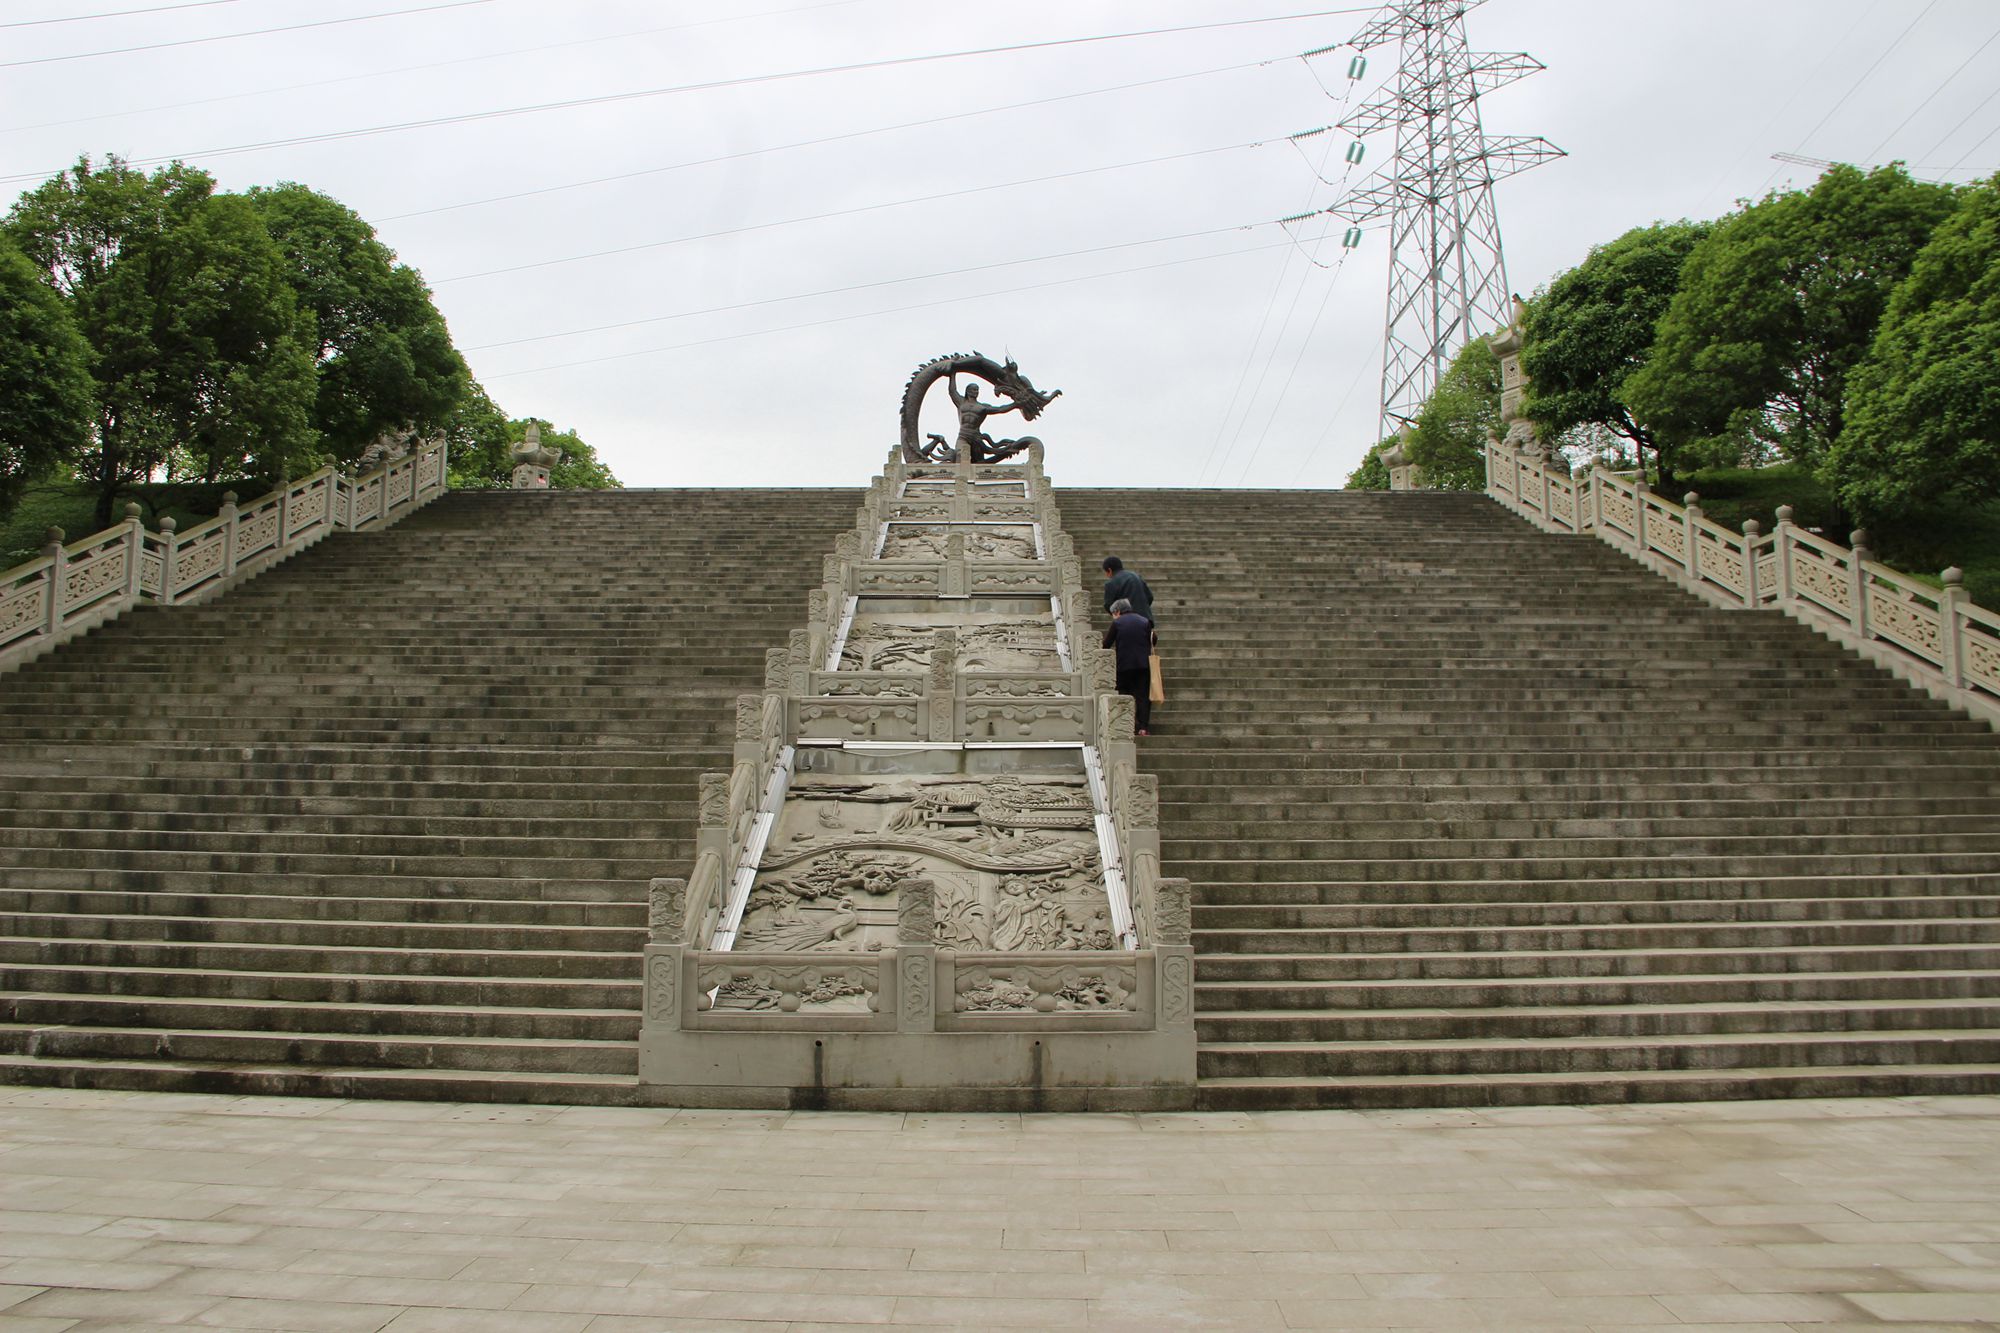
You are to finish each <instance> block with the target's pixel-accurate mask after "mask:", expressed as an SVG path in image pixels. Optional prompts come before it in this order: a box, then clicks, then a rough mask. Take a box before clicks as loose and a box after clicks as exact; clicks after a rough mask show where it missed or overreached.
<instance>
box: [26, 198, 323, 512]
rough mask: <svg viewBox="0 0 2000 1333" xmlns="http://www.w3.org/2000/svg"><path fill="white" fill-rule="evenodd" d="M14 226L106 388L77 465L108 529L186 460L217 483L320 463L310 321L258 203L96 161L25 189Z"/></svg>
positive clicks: (101, 386) (98, 392)
mask: <svg viewBox="0 0 2000 1333" xmlns="http://www.w3.org/2000/svg"><path fill="white" fill-rule="evenodd" d="M5 230H6V231H7V233H8V234H9V235H10V236H11V237H12V239H13V240H14V241H15V242H16V243H17V244H18V245H19V247H20V248H21V250H22V251H23V252H24V253H25V254H27V255H28V257H29V258H30V259H31V260H32V261H34V262H35V263H36V264H37V265H38V266H39V267H40V269H41V271H42V272H43V273H45V274H46V275H48V280H49V282H50V283H51V284H52V285H53V287H54V288H55V289H56V290H57V291H60V292H63V293H64V294H65V295H67V296H68V298H69V304H70V311H71V315H72V317H73V319H74V320H75V322H76V324H77V326H78V329H79V331H80V332H81V333H82V335H83V336H84V338H85V339H87V340H88V342H89V344H90V346H91V348H92V351H93V356H92V360H91V371H92V375H93V378H94V380H95V382H96V395H95V397H96V419H95V422H94V423H93V424H94V431H93V434H92V439H91V443H90V445H89V447H88V449H87V450H84V451H81V452H80V453H79V455H78V457H77V459H76V465H77V469H78V471H79V472H80V473H82V474H83V475H84V476H86V477H88V478H89V479H90V480H91V482H92V484H93V486H94V487H95V490H96V494H97V507H96V513H97V520H98V523H99V525H100V526H103V525H108V524H109V523H110V521H111V514H112V507H113V503H114V502H115V500H116V499H117V497H118V494H119V492H120V491H121V490H122V489H123V488H125V487H127V486H130V485H131V484H133V483H135V482H137V481H140V480H142V479H144V478H146V477H148V476H150V475H152V473H153V472H155V471H156V470H158V469H160V468H162V467H163V466H164V465H165V464H166V463H167V462H168V460H169V459H170V458H178V459H179V460H181V461H183V462H184V463H187V464H189V465H191V466H193V467H194V468H196V469H198V470H199V471H200V473H201V474H202V475H204V476H207V477H209V478H215V477H217V476H222V475H243V474H247V473H258V472H261V473H263V474H264V475H274V474H276V473H278V472H282V471H285V470H288V469H291V468H293V467H295V466H297V465H299V464H302V463H310V461H311V450H312V445H313V430H312V426H311V422H310V420H309V408H310V404H311V399H312V390H313V382H312V370H313V367H312V358H311V356H310V354H309V352H308V350H307V344H308V341H309V339H310V336H311V326H310V319H309V318H308V319H306V320H305V321H304V322H302V321H301V318H300V314H299V310H298V304H297V301H296V299H295V298H294V296H293V294H292V291H291V288H290V286H289V285H288V283H287V281H286V275H285V271H284V268H285V261H284V257H283V255H282V254H281V253H280V252H279V250H278V248H277V247H276V246H275V245H273V244H272V242H271V239H270V237H269V235H267V234H266V233H265V231H264V227H263V224H262V223H261V222H260V221H259V220H258V218H257V215H256V213H255V211H254V210H253V209H252V207H251V206H250V204H249V203H248V202H247V201H246V200H244V199H242V198H240V197H236V196H217V195H216V194H215V193H214V182H213V181H212V180H210V179H209V178H208V177H207V176H206V175H204V174H203V173H201V172H198V171H193V170H190V169H188V168H186V167H182V166H180V165H178V164H176V165H175V166H172V167H167V168H163V169H162V170H160V171H157V172H155V173H153V175H151V176H147V175H145V174H143V173H141V172H138V171H135V170H133V169H132V168H130V167H128V166H126V165H125V164H124V163H122V162H120V161H119V160H118V159H116V158H112V159H110V160H109V161H108V162H106V164H105V165H104V166H103V167H101V168H96V167H93V166H92V164H91V162H90V160H89V159H88V158H84V159H81V160H79V161H78V163H77V165H76V166H75V167H74V168H73V169H72V170H70V171H65V172H63V173H61V174H60V175H58V176H56V177H55V178H54V179H53V180H50V181H48V182H46V183H45V184H43V185H42V186H40V187H39V188H38V189H36V190H34V191H31V192H30V193H29V194H27V195H25V196H23V197H22V199H21V200H20V202H19V203H17V204H16V205H15V207H14V209H13V211H12V212H11V213H10V214H9V215H8V218H7V222H6V227H5Z"/></svg>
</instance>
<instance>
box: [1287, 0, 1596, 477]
mask: <svg viewBox="0 0 2000 1333" xmlns="http://www.w3.org/2000/svg"><path fill="white" fill-rule="evenodd" d="M1483 3H1484V0H1397V3H1394V4H1391V5H1388V6H1385V7H1384V9H1383V11H1382V13H1380V14H1379V15H1378V16H1377V17H1376V18H1375V19H1374V20H1372V21H1371V22H1370V23H1369V24H1368V25H1367V26H1366V27H1364V28H1362V30H1361V31H1360V32H1359V33H1357V34H1356V35H1355V36H1354V38H1353V40H1352V41H1351V42H1349V43H1348V45H1350V46H1352V47H1354V48H1356V49H1357V50H1361V51H1367V50H1370V49H1372V48H1374V47H1378V46H1382V45H1385V44H1387V43H1389V42H1401V43H1402V63H1401V65H1400V66H1399V68H1398V70H1397V74H1396V79H1395V82H1394V84H1393V85H1392V86H1391V87H1389V88H1385V89H1384V90H1383V91H1382V92H1380V93H1379V94H1377V95H1376V96H1375V97H1374V98H1372V99H1371V100H1369V101H1368V102H1367V103H1366V104H1365V105H1364V106H1362V107H1361V108H1360V109H1359V110H1357V111H1355V112H1354V113H1352V114H1351V115H1349V116H1347V117H1346V118H1344V119H1343V120H1341V121H1340V123H1339V128H1340V129H1344V130H1346V131H1348V132H1349V133H1351V134H1353V135H1354V136H1355V137H1356V138H1357V139H1358V138H1364V137H1366V136H1368V135H1371V134H1377V133H1380V132H1381V131H1383V130H1387V129H1390V128H1394V130H1395V131H1396V156H1395V160H1394V161H1393V162H1392V163H1391V164H1390V165H1389V167H1388V168H1387V169H1386V170H1384V171H1382V172H1380V173H1378V174H1376V175H1374V176H1371V177H1369V178H1368V179H1367V180H1365V181H1363V182H1362V183H1361V184H1360V185H1358V186H1356V187H1355V188H1354V189H1353V190H1351V191H1349V192H1348V194H1347V195H1346V196H1345V197H1344V198H1342V199H1341V200H1340V201H1339V202H1338V203H1336V204H1334V205H1333V206H1332V207H1331V208H1329V209H1327V210H1326V211H1327V212H1328V213H1331V214H1333V215H1334V216H1336V217H1344V218H1346V219H1348V220H1349V221H1351V222H1353V223H1355V224H1356V225H1357V226H1358V225H1360V224H1362V223H1366V222H1373V221H1376V220H1379V219H1381V218H1383V217H1387V218H1388V219H1389V248H1390V258H1389V304H1388V318H1387V321H1386V323H1385V326H1384V329H1383V349H1382V418H1381V435H1382V436H1384V437H1386V436H1387V435H1389V434H1390V433H1391V432H1392V431H1393V430H1394V429H1395V427H1396V426H1398V425H1400V424H1401V423H1402V422H1404V421H1408V420H1412V419H1414V418H1415V416H1416V414H1417V411H1418V409H1420V408H1421V407H1422V406H1423V404H1424V400H1425V399H1426V398H1428V397H1429V396H1430V392H1431V390H1432V388H1434V387H1435V386H1436V384H1437V382H1438V379H1439V377H1440V376H1441V375H1442V374H1443V373H1444V370H1445V367H1446V366H1447V365H1449V364H1450V363H1451V359H1452V357H1453V355H1455V354H1456V353H1457V351H1458V350H1459V348H1461V347H1463V346H1464V345H1465V344H1466V343H1467V342H1469V341H1471V340H1472V339H1473V338H1474V337H1476V336H1478V335H1480V334H1484V333H1488V332H1491V331H1492V330H1493V329H1496V328H1498V327H1500V326H1501V325H1504V324H1506V323H1508V322H1509V319H1510V316H1511V309H1510V305H1509V295H1508V288H1507V263H1506V259H1505V257H1504V256H1503V255H1502V253H1501V249H1500V220H1499V217H1498V215H1497V214H1496V213H1495V211H1494V208H1493V183H1494V182H1495V181H1496V180H1499V179H1500V178H1501V177H1503V176H1511V175H1513V174H1514V173H1515V172H1518V171H1526V170H1527V169H1528V168H1530V167H1534V166H1539V165H1541V164H1542V163H1543V162H1546V161H1548V160H1550V159H1551V158H1555V157H1561V156H1562V155H1563V152H1562V150H1561V149H1560V148H1557V147H1556V146H1555V145H1553V144H1551V143H1549V142H1548V140H1546V139H1539V138H1519V137H1512V136H1509V137H1499V138H1488V137H1487V135H1486V133H1485V131H1484V130H1483V129H1481V127H1480V123H1479V99H1480V97H1481V96H1483V95H1484V94H1486V93H1489V92H1492V91H1493V90H1494V89H1496V88H1501V87H1504V86H1506V85H1507V84H1510V83H1512V82H1513V81H1514V80H1516V79H1519V78H1523V77H1525V76H1527V75H1529V74H1533V73H1534V72H1535V71H1536V70H1539V69H1541V68H1543V66H1542V64H1541V62H1540V61H1538V60H1536V59H1534V58H1533V57H1532V56H1528V55H1525V54H1521V53H1513V54H1504V55H1503V54H1485V53H1482V54H1475V53H1473V52H1472V51H1471V50H1470V49H1468V47H1467V44H1466V38H1465V15H1466V12H1467V11H1468V10H1471V9H1474V8H1476V7H1477V6H1479V5H1480V4H1483Z"/></svg>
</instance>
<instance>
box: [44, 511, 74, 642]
mask: <svg viewBox="0 0 2000 1333" xmlns="http://www.w3.org/2000/svg"><path fill="white" fill-rule="evenodd" d="M64 536H65V534H64V532H63V530H62V529H61V528H50V529H49V530H48V531H47V532H45V533H43V534H42V554H43V555H45V556H47V557H48V558H49V561H50V564H49V573H48V579H49V597H48V605H47V606H45V607H43V608H42V612H43V614H42V632H43V633H44V634H48V635H51V636H53V635H54V634H55V632H56V631H57V630H59V629H61V628H62V617H63V585H64V584H65V583H67V582H69V578H68V576H67V574H66V572H65V571H66V570H67V569H68V568H69V553H68V552H67V551H65V550H63V537H64Z"/></svg>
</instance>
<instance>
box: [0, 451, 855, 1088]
mask: <svg viewBox="0 0 2000 1333" xmlns="http://www.w3.org/2000/svg"><path fill="white" fill-rule="evenodd" d="M857 499H858V496H857V493H856V492H852V491H796V490H794V491H783V490H773V491H667V492H613V493H599V494H576V493H569V494H553V495H552V494H547V493H514V492H502V493H489V494H458V495H452V496H448V497H446V498H444V499H442V500H440V501H438V502H437V503H435V504H433V505H432V506H430V507H429V508H427V509H425V510H423V511H421V512H420V513H418V514H416V515H414V516H412V517H411V518H409V519H407V520H405V521H404V522H402V523H401V524H399V525H398V526H396V527H394V528H392V529H390V530H388V531H387V532H384V533H376V534H362V535H351V534H339V535H336V536H334V537H332V538H330V539H329V540H328V541H326V542H324V543H322V544H321V545H320V546H318V547H316V548H314V549H313V550H311V551H309V552H307V553H305V554H304V555H301V556H299V557H298V558H296V559H294V560H292V561H290V562H288V563H287V564H286V565H284V566H283V567H282V568H280V569H278V570H276V571H274V572H272V573H269V574H266V575H264V576H262V577H261V578H258V579H255V580H253V581H252V582H250V583H248V584H246V585H244V586H243V587H241V588H239V589H237V590H235V591H233V592H231V593H229V594H227V595H225V596H223V597H221V598H219V599H216V600H214V601H211V602H209V603H207V604H205V605H202V606H199V607H195V608H182V609H173V610H150V609H149V610H144V611H141V612H138V613H135V614H133V615H131V616H128V617H126V618H125V619H124V620H122V621H120V622H118V623H116V624H114V625H112V626H110V627H107V628H106V629H103V630H100V631H98V632H97V633H94V634H92V635H89V636H87V637H86V638H84V639H82V640H79V641H77V642H75V643H72V644H69V645H67V646H65V647H63V648H61V649H60V650H58V651H56V652H55V653H52V654H50V655H49V656H47V657H45V658H42V659H41V660H39V661H37V662H35V663H33V664H31V665H30V666H28V667H27V668H25V669H24V670H22V671H20V672H19V673H16V674H14V675H9V676H0V1080H7V1081H16V1082H42V1083H76V1084H90V1085H95V1086H113V1087H134V1088H178V1089H190V1090H214V1091H223V1090H229V1091H244V1092H278V1093H318V1094H336V1095H358V1096H369V1095H374V1096H381V1095H391V1096H425V1097H443V1098H449V1099H454V1100H481V1099H519V1100H552V1101H582V1102H593V1101H619V1100H627V1099H629V1098H631V1097H632V1095H633V1093H634V1084H633V1077H634V1072H635V1069H636V1051H637V1047H636V1039H637V1033H638V1026H639V1011H638V1006H639V967H638V953H639V950H640V948H641V946H642V944H643V937H644V926H645V906H644V902H645V885H646V881H647V879H648V878H649V877H650V876H653V875H658V874H663V873H676V872H679V871H680V870H681V869H682V868H683V867H685V866H686V864H687V863H688V862H689V861H690V859H691V857H692V853H693V801H694V780H695V776H696V774H697V773H699V772H701V771H703V770H705V769H714V768H717V767H726V766H727V761H728V757H729V751H730V744H731V739H732V737H731V732H730V727H731V723H732V720H733V717H734V707H733V702H732V701H733V697H734V696H735V695H736V694H737V693H738V692H739V691H742V690H749V689H756V688H759V687H760V686H761V684H762V681H763V665H764V650H765V649H766V648H767V647H769V646H772V645H773V644H782V643H783V641H784V637H785V631H786V630H787V629H788V628H789V627H791V626H793V625H795V624H798V623H799V622H800V621H801V620H802V619H803V618H804V615H805V610H806V590H807V589H808V588H809V587H811V586H814V585H815V584H817V582H818V579H819V572H820V570H819V565H820V557H821V554H822V552H823V551H824V550H825V549H826V548H827V547H828V545H829V544H830V543H831V541H832V538H833V535H834V533H835V532H837V531H839V530H840V529H842V528H844V527H846V526H847V525H849V524H850V523H851V522H852V521H853V515H854V506H855V504H856V502H857Z"/></svg>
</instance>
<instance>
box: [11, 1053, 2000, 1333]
mask: <svg viewBox="0 0 2000 1333" xmlns="http://www.w3.org/2000/svg"><path fill="white" fill-rule="evenodd" d="M0 1196H3V1197H0V1256H4V1257H0V1284H4V1285H0V1333H13V1331H15V1330H19V1331H20V1333H27V1331H28V1330H36V1331H38V1333H39V1331H41V1330H47V1331H48V1333H54V1331H55V1330H62V1329H75V1330H105V1329H113V1328H117V1329H136V1328H152V1327H162V1326H174V1327H199V1328H243V1329H302V1330H328V1331H329V1333H350V1331H351V1333H373V1330H378V1329H382V1330H391V1331H392V1333H428V1331H430V1330H444V1329H454V1330H456V1329H464V1330H479V1331H480V1333H517V1331H518V1333H526V1331H528V1330H537V1331H539V1330H549V1331H551V1333H579V1331H582V1330H588V1331H589V1333H614V1331H615V1333H624V1331H626V1330H633V1331H637V1330H650V1329H677V1328H757V1329H764V1330H771V1329H775V1328H780V1327H782V1328H788V1329H809V1328H820V1327H832V1326H846V1325H854V1324H876V1323H884V1324H896V1325H902V1326H934V1327H984V1328H991V1327H1010V1328H1129V1329H1159V1328H1165V1327H1176V1326H1184V1327H1240V1328H1274V1329H1276V1328H1393V1327H1410V1328H1443V1329H1484V1328H1523V1329H1538V1330H1553V1329H1626V1328H1638V1327H1646V1326H1670V1327H1674V1328H1702V1329H1724V1328H1726V1329H1731V1330H1742V1331H1746V1333H1747V1331H1748V1330H1777V1329H1791V1328H1813V1329H1832V1328H1841V1327H1857V1326H1863V1325H1867V1326H1881V1325H1893V1326H1895V1327H1901V1328H1932V1329H1938V1328H1952V1329H1964V1328H1979V1327H1992V1326H1994V1325H1993V1324H1991V1323H1983V1322H1981V1321H2000V1100H1996V1099H1991V1098H1905V1099H1884V1100H1845V1101H1811V1102H1758V1103H1722V1104H1710V1105H1664V1106H1641V1107H1608V1108H1589V1109H1583V1108H1541V1109H1525V1110H1514V1111H1481V1112H1466V1111H1442V1112H1419V1111H1398V1112H1336V1111H1326V1112H1296V1113H1260V1114H1219V1115H1196V1114H1187V1115H1136V1116H1135V1115H1099V1116H1070V1115H1048V1116H1038V1115H917V1114H909V1115H895V1114H880V1115H878V1114H824V1113H819V1114H814V1113H796V1114H785V1113H776V1112H723V1111H665V1110H661V1111H649V1110H590V1109H580V1108H561V1107H527V1106H487V1105H444V1104H431V1103H397V1102H342V1101H303V1100H301V1101H288V1100H276V1099H260V1098H231V1097H206V1096H194V1095H167V1094H144V1093H116V1092H90V1091H74V1092H73V1091H55V1090H39V1089H0Z"/></svg>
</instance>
